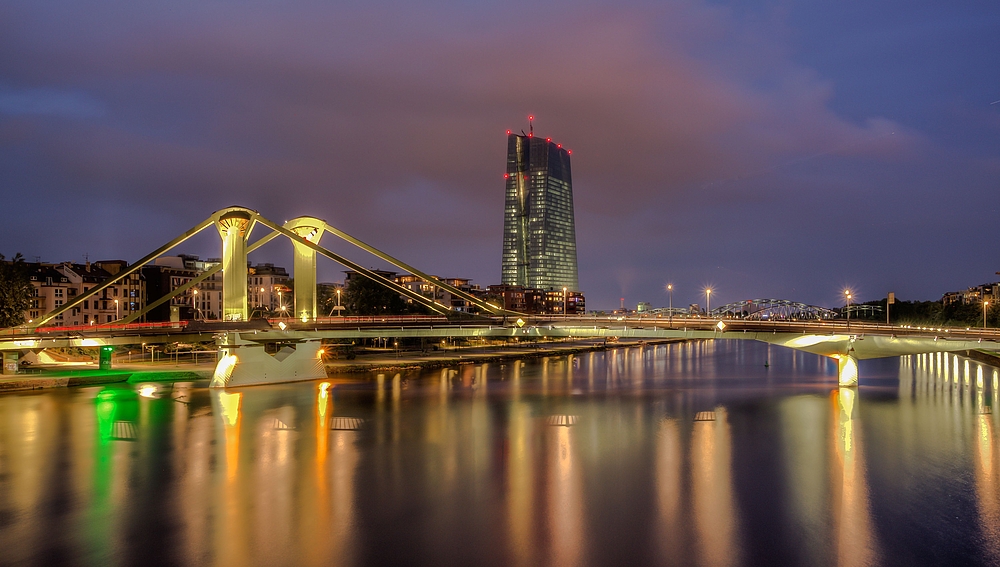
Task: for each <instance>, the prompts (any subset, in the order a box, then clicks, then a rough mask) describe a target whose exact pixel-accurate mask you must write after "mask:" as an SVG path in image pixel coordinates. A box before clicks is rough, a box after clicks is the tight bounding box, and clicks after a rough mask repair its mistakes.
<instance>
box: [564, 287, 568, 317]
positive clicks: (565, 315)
mask: <svg viewBox="0 0 1000 567" xmlns="http://www.w3.org/2000/svg"><path fill="white" fill-rule="evenodd" d="M566 305H567V302H566V288H563V317H567V316H569V313H567V312H566Z"/></svg>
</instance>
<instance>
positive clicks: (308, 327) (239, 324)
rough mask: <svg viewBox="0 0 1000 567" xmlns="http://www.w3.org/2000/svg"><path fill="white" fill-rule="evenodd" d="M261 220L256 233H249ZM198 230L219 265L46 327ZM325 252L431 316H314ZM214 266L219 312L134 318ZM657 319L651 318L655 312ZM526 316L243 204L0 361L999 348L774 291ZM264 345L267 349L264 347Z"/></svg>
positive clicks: (290, 361) (3, 346)
mask: <svg viewBox="0 0 1000 567" xmlns="http://www.w3.org/2000/svg"><path fill="white" fill-rule="evenodd" d="M257 226H261V227H263V228H264V229H265V230H267V231H268V232H266V233H265V234H264V235H263V236H261V237H260V238H259V239H257V240H255V241H252V242H251V239H250V236H251V233H252V232H253V230H254V229H255V227H257ZM209 227H214V228H216V229H217V231H218V233H219V236H220V239H221V245H222V256H221V257H222V261H221V262H220V263H219V264H218V265H216V266H214V267H212V268H210V269H208V270H206V271H205V272H202V273H201V274H200V275H199V276H198V277H196V278H194V279H193V280H192V281H190V282H188V283H186V284H184V285H182V286H180V287H178V288H177V289H175V290H173V291H172V292H171V293H169V294H167V295H165V296H164V297H161V298H159V299H157V300H156V301H153V302H151V303H150V304H148V305H147V306H146V307H145V308H143V309H142V310H140V311H138V312H136V313H133V314H131V315H129V316H128V317H126V318H124V319H122V320H120V321H117V322H115V323H113V324H107V325H95V326H88V327H83V328H80V327H76V328H67V327H50V326H46V323H48V322H50V321H52V320H53V319H54V318H55V317H56V316H58V315H59V314H61V313H63V312H65V311H67V310H69V309H72V308H74V307H76V306H78V305H80V304H81V303H82V302H83V301H84V300H86V299H87V298H89V297H93V296H95V295H97V294H99V293H100V292H101V291H103V290H104V289H106V288H108V287H109V286H111V285H113V284H114V283H115V282H116V281H118V280H121V279H123V278H126V277H128V276H129V275H130V274H132V273H134V272H136V271H137V270H139V269H140V268H142V266H144V265H146V264H148V263H149V262H152V261H153V260H155V259H156V258H158V257H159V256H162V255H164V254H166V253H168V252H169V251H170V250H172V249H173V248H175V247H176V246H178V245H179V244H181V243H183V242H184V241H186V240H187V239H189V238H191V237H192V236H194V235H195V234H198V233H200V232H201V231H203V230H206V229H208V228H209ZM326 234H329V235H332V236H335V237H337V238H340V239H341V240H344V241H346V242H348V243H350V244H352V245H354V246H356V247H357V248H359V249H361V250H364V251H365V252H368V253H370V254H373V255H375V256H376V257H378V258H380V259H382V260H383V261H385V262H388V263H389V264H391V265H393V266H395V267H397V268H399V269H401V270H405V271H408V272H410V273H412V274H414V275H416V276H418V277H421V278H423V279H425V280H426V281H428V282H430V283H432V284H433V285H436V286H438V287H440V288H441V289H444V290H446V291H448V292H450V293H451V294H453V295H454V296H456V297H459V298H461V299H463V300H465V301H466V302H468V303H469V304H471V305H473V306H475V307H476V308H477V309H478V310H479V312H480V315H479V316H476V317H472V318H465V319H456V318H455V317H454V313H453V312H451V310H450V309H449V308H448V307H446V306H444V305H442V304H440V303H438V302H436V301H434V300H433V299H431V298H428V297H425V296H423V295H421V294H420V293H417V292H415V291H413V290H411V289H409V288H407V287H405V286H402V285H399V284H397V283H396V282H394V281H392V280H389V279H387V278H385V277H383V276H381V275H379V274H378V273H376V272H374V271H371V270H368V269H366V268H364V267H363V266H361V265H360V264H358V263H356V262H354V261H352V260H350V259H348V258H346V257H344V256H342V255H339V254H336V253H334V252H332V251H331V250H329V249H328V248H326V247H324V246H322V245H320V240H321V238H322V237H323V236H324V235H326ZM277 237H285V238H288V239H289V240H291V241H292V244H293V253H294V258H293V276H294V278H295V283H296V285H295V289H294V291H293V295H294V297H293V300H294V313H295V318H294V319H289V320H279V321H276V322H254V321H249V320H248V308H247V307H248V304H247V275H248V274H247V254H248V253H250V252H252V251H254V250H256V249H258V248H260V247H261V246H263V245H265V244H267V243H268V242H270V241H272V240H274V239H275V238H277ZM317 255H321V256H324V257H326V258H329V259H331V260H333V261H334V262H337V263H339V264H341V265H343V266H345V267H347V268H349V269H351V270H354V271H356V272H358V273H360V274H362V275H364V276H366V277H368V278H370V279H371V280H373V281H375V282H377V283H379V284H381V285H383V286H385V287H387V288H389V289H391V290H393V291H395V292H397V293H399V294H400V295H402V296H404V297H406V298H408V299H410V300H411V301H413V302H414V303H416V304H417V305H421V306H424V307H426V308H427V309H428V310H429V311H431V312H433V313H437V315H436V316H430V317H368V318H358V317H319V316H318V314H317V309H316V259H317ZM220 270H221V271H222V282H223V284H222V288H223V295H222V297H223V299H222V312H223V313H222V320H221V321H218V322H178V323H154V324H137V323H135V321H136V320H137V319H139V318H140V317H142V315H144V314H145V313H147V312H148V311H149V310H151V309H154V308H155V307H157V306H159V305H162V304H163V303H164V302H166V301H169V300H170V299H171V298H173V297H175V296H178V295H181V294H184V293H186V292H187V291H188V290H190V289H191V288H193V287H194V286H195V285H197V284H198V283H199V282H201V281H204V280H205V279H206V278H208V277H210V276H211V275H213V274H215V273H217V272H218V271H220ZM658 315H659V316H658ZM662 315H663V314H662V313H657V312H655V311H653V312H648V314H646V315H645V316H643V317H610V318H609V317H595V316H591V317H532V316H528V315H526V314H522V313H516V312H513V311H509V310H506V309H504V308H502V307H500V306H497V305H493V304H491V303H488V302H486V301H483V300H482V299H480V298H478V297H476V296H474V295H472V294H470V293H468V292H465V291H463V290H461V289H458V288H456V287H454V286H451V285H448V284H447V283H445V282H442V281H440V280H437V279H435V278H432V277H431V276H429V275H427V274H425V273H423V272H421V271H420V270H417V269H416V268H414V267H413V266H410V265H409V264H406V263H405V262H403V261H402V260H399V259H397V258H395V257H393V256H391V255H389V254H387V253H385V252H383V251H381V250H378V249H376V248H375V247H373V246H370V245H368V244H365V243H364V242H362V241H361V240H358V239H357V238H354V237H353V236H350V235H348V234H346V233H344V232H343V231H341V230H338V229H336V228H335V227H332V226H330V225H329V224H327V223H326V222H325V221H323V220H320V219H316V218H312V217H299V218H296V219H293V220H291V221H288V222H286V223H284V224H278V223H275V222H273V221H270V220H268V219H267V218H265V217H263V216H262V215H260V214H259V213H258V212H257V211H254V210H251V209H248V208H244V207H229V208H226V209H222V210H220V211H216V212H215V213H213V214H212V215H211V216H209V217H208V218H207V219H205V220H204V221H202V222H201V223H198V224H197V225H195V226H194V227H192V228H191V229H190V230H188V231H186V232H184V233H183V234H181V235H179V236H178V237H176V238H174V239H173V240H171V241H169V242H167V243H165V244H164V245H163V246H160V247H159V248H157V249H156V250H154V251H153V252H151V253H150V254H148V255H146V256H145V257H143V258H142V259H140V260H138V261H137V262H135V263H134V264H131V265H129V266H128V267H127V268H126V269H124V270H122V271H120V272H118V273H117V274H115V275H114V277H112V278H110V279H109V280H107V281H105V282H104V283H102V284H100V285H98V286H96V287H94V288H92V289H90V290H88V291H87V292H85V293H82V294H81V295H79V296H77V297H76V298H75V299H73V300H71V301H69V302H67V303H66V304H64V305H62V306H61V307H59V308H57V309H55V310H53V311H50V312H48V313H46V314H45V315H44V316H43V317H40V318H39V319H38V320H37V321H35V322H33V323H32V324H31V325H28V326H24V327H18V328H14V329H7V330H5V331H3V332H2V333H0V352H3V356H4V363H5V367H6V364H7V363H8V361H9V360H10V359H13V360H14V361H15V362H16V360H17V357H18V356H19V355H20V354H23V353H25V352H28V351H34V352H38V351H41V350H44V349H46V348H69V347H78V348H100V347H114V346H127V345H140V344H166V343H177V342H208V341H214V342H215V343H216V346H217V348H218V352H219V356H218V363H217V366H216V369H215V374H214V376H213V379H212V384H211V385H212V386H213V387H232V386H245V385H253V384H265V383H275V382H288V381H297V380H313V379H318V378H325V377H326V371H325V367H324V365H323V361H322V341H323V340H333V339H368V338H433V339H442V338H491V339H511V338H532V339H538V338H574V339H594V338H598V339H600V338H604V339H609V338H628V339H640V340H659V339H735V340H755V341H761V342H766V343H769V344H774V345H779V346H784V347H788V348H794V349H797V350H802V351H806V352H810V353H813V354H818V355H822V356H827V357H830V358H833V359H835V360H837V363H838V375H839V383H840V385H841V386H856V385H857V383H858V361H859V360H864V359H869V358H883V357H893V356H901V355H908V354H923V353H933V352H952V351H964V350H985V351H1000V331H997V330H987V329H975V330H973V329H968V328H964V329H963V328H944V327H911V326H900V325H891V326H890V325H881V324H873V323H867V322H864V323H863V322H854V323H851V322H845V321H841V320H835V319H833V312H832V311H831V310H829V309H824V308H821V307H815V306H809V305H805V304H802V303H796V302H791V301H787V300H777V299H758V300H749V301H745V302H737V303H732V304H729V305H724V306H722V307H719V308H717V309H715V310H713V311H712V312H711V313H710V316H708V317H684V318H681V317H672V316H669V314H668V316H666V317H664V316H662ZM269 344H270V345H275V346H276V347H277V348H272V349H271V350H276V353H275V354H269V353H268V352H267V350H266V349H265V345H269Z"/></svg>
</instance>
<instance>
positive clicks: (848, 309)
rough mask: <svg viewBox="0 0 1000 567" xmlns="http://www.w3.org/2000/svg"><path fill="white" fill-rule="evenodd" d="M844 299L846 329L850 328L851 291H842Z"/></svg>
mask: <svg viewBox="0 0 1000 567" xmlns="http://www.w3.org/2000/svg"><path fill="white" fill-rule="evenodd" d="M844 297H846V298H847V328H848V329H850V328H851V290H849V289H845V290H844Z"/></svg>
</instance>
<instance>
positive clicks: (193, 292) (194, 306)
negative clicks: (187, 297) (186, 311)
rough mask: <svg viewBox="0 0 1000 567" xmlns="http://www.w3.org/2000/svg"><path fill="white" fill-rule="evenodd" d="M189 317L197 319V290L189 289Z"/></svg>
mask: <svg viewBox="0 0 1000 567" xmlns="http://www.w3.org/2000/svg"><path fill="white" fill-rule="evenodd" d="M191 318H192V319H194V320H195V321H197V320H198V290H197V289H192V290H191Z"/></svg>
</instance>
